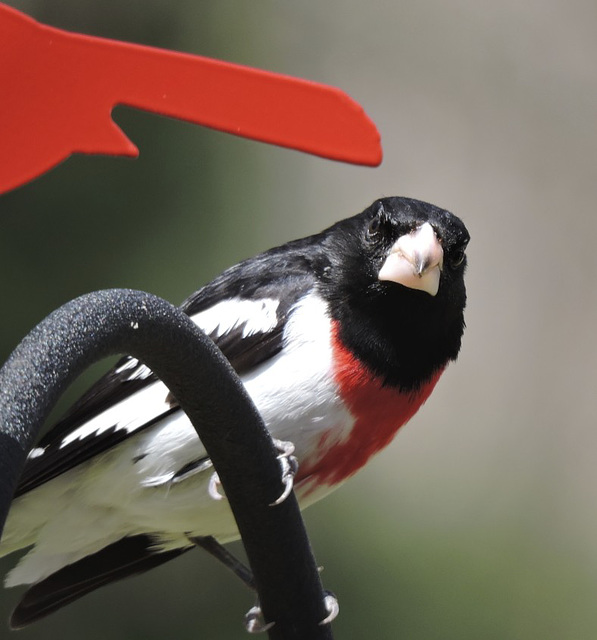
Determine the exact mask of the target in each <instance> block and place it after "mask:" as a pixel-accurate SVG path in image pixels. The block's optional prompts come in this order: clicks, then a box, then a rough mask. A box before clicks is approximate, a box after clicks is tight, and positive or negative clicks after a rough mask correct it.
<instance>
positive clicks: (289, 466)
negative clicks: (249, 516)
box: [270, 438, 299, 507]
mask: <svg viewBox="0 0 597 640" xmlns="http://www.w3.org/2000/svg"><path fill="white" fill-rule="evenodd" d="M273 442H274V446H275V447H276V449H277V450H278V451H279V452H280V453H279V455H278V460H279V461H280V466H281V467H282V484H283V485H284V491H282V493H281V495H280V496H279V497H278V498H277V499H276V500H274V502H272V503H271V504H270V507H274V506H276V505H277V504H281V503H282V502H284V500H286V498H288V496H289V495H290V492H291V491H292V488H293V486H294V476H295V475H296V473H297V471H298V466H299V465H298V460H297V459H296V457H295V456H293V455H292V454H293V453H294V444H293V443H292V442H288V441H285V440H276V438H274V439H273Z"/></svg>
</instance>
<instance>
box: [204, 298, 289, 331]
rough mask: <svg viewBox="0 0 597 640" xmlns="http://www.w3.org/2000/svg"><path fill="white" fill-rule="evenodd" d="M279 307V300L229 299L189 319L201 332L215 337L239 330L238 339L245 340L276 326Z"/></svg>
mask: <svg viewBox="0 0 597 640" xmlns="http://www.w3.org/2000/svg"><path fill="white" fill-rule="evenodd" d="M279 304H280V301H279V300H274V299H273V298H263V299H262V300H245V299H242V298H232V299H230V300H224V301H222V302H219V303H218V304H215V305H214V306H213V307H210V308H209V309H206V310H205V311H202V312H201V313H197V314H195V315H194V316H191V319H192V320H193V322H195V323H196V324H197V325H198V326H199V327H200V328H201V329H203V331H205V333H208V334H212V333H215V334H216V336H217V337H218V338H219V337H221V336H223V335H224V334H226V333H229V332H230V331H233V330H234V329H237V328H240V327H242V337H243V338H248V337H249V336H252V335H254V334H256V333H267V332H268V331H271V330H272V329H273V328H274V327H275V326H276V325H277V324H278V316H277V315H276V311H277V309H278V306H279Z"/></svg>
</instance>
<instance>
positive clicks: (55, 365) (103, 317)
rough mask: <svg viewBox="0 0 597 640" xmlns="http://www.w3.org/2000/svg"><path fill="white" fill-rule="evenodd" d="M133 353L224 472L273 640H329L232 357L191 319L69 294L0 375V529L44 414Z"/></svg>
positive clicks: (303, 538)
mask: <svg viewBox="0 0 597 640" xmlns="http://www.w3.org/2000/svg"><path fill="white" fill-rule="evenodd" d="M112 354H129V355H132V356H134V357H135V358H138V359H139V360H141V361H142V362H144V363H145V364H146V365H147V366H148V367H150V368H151V369H152V370H153V371H154V372H155V373H156V375H157V376H158V377H159V378H160V379H161V380H162V381H163V382H164V383H165V384H166V385H167V386H168V387H169V389H170V390H171V391H172V393H173V394H174V396H175V397H176V398H177V400H178V401H179V403H180V405H181V407H182V408H183V409H184V411H185V412H186V414H187V415H188V417H189V418H190V420H191V422H192V423H193V425H194V427H195V429H197V432H198V433H199V436H200V437H201V440H202V441H203V443H204V445H205V448H206V449H207V452H208V453H209V455H210V457H211V459H212V461H213V463H214V466H215V468H216V470H217V471H218V474H219V476H220V480H221V482H222V486H223V488H224V490H225V492H226V496H227V498H228V501H229V503H230V507H231V508H232V511H233V513H234V516H235V518H236V521H237V524H238V528H239V531H240V533H241V535H242V538H243V543H244V545H245V549H246V552H247V556H248V558H249V563H250V565H251V568H252V570H253V572H254V576H255V583H256V585H257V591H258V593H259V597H260V600H261V607H262V609H263V613H264V616H265V619H266V621H272V620H273V621H275V622H276V624H275V625H274V626H273V627H272V628H271V629H270V630H269V631H268V634H269V637H270V638H271V639H272V640H282V639H284V640H295V639H296V640H299V639H300V640H305V639H306V638H309V639H312V640H319V639H322V640H324V639H325V640H329V639H331V638H332V633H331V629H330V626H329V625H324V626H321V625H319V624H318V621H319V620H322V619H323V618H325V617H326V612H325V609H324V604H323V592H322V587H321V581H320V579H319V575H318V572H317V567H316V564H315V560H314V558H313V555H312V553H311V551H310V547H309V541H308V539H307V535H306V532H305V528H304V525H303V522H302V518H301V516H300V512H299V509H298V505H297V502H296V499H295V497H294V494H291V495H290V496H289V498H288V499H287V500H285V501H284V502H283V503H282V504H281V505H279V506H276V507H270V506H268V505H269V504H271V503H272V502H274V500H275V499H276V498H277V497H278V496H279V495H280V494H281V492H282V488H283V487H282V484H281V481H280V465H279V462H278V460H277V459H276V451H275V449H274V447H273V445H272V442H271V439H270V437H269V435H268V433H267V431H266V429H265V427H264V425H263V421H262V420H261V417H260V415H259V413H258V412H257V410H256V408H255V406H254V404H253V403H252V401H251V400H250V398H249V397H248V395H247V393H246V391H245V389H244V387H243V385H242V383H241V382H240V379H239V378H238V376H237V375H236V373H235V372H234V371H233V370H232V368H231V366H230V364H229V363H228V361H227V360H226V359H225V358H224V356H223V355H222V354H221V352H220V351H219V350H218V349H217V347H216V346H215V345H214V344H213V342H212V341H211V340H210V339H209V338H208V337H207V336H205V334H204V333H203V332H201V331H200V330H199V329H198V327H197V326H196V325H195V324H194V323H193V322H192V321H191V320H190V318H189V317H188V316H186V315H185V314H184V313H182V312H181V311H180V310H179V309H177V308H176V307H174V306H173V305H171V304H170V303H168V302H166V301H165V300H162V299H161V298H158V297H156V296H153V295H150V294H147V293H143V292H139V291H131V290H126V289H116V290H108V291H99V292H96V293H91V294H88V295H85V296H82V297H80V298H77V299H75V300H73V301H71V302H69V303H67V304H65V305H64V306H63V307H61V308H60V309H58V310H56V311H55V312H54V313H52V314H51V315H49V316H48V317H47V318H46V319H45V320H44V321H43V322H41V323H40V324H39V325H38V326H37V327H36V328H35V329H33V331H31V333H30V334H29V335H28V336H27V337H26V338H25V339H24V340H23V341H22V342H21V344H20V345H19V346H18V347H17V348H16V349H15V350H14V352H13V353H12V355H11V356H10V358H9V359H8V360H7V362H6V363H5V365H4V366H3V367H2V369H1V370H0V533H1V531H2V528H3V526H4V522H5V519H6V514H7V512H8V509H9V505H10V501H11V499H12V495H13V492H14V490H15V487H16V483H17V481H18V478H19V475H20V473H21V471H22V468H23V465H24V462H25V458H26V455H27V453H28V451H29V450H30V448H31V446H32V445H33V442H34V440H35V437H36V435H37V433H38V431H39V429H40V428H41V426H42V425H43V423H44V421H45V419H46V417H47V415H48V413H49V412H50V410H51V409H52V407H53V406H54V404H55V403H56V401H57V400H58V398H59V397H60V395H61V394H62V393H63V392H64V390H65V389H66V388H67V387H68V385H69V384H70V383H71V382H72V381H73V380H74V379H75V378H76V377H77V376H78V375H79V374H80V373H81V372H82V371H84V370H85V369H86V368H87V367H88V366H89V365H91V364H92V363H94V362H96V361H98V360H100V359H102V358H104V357H106V356H108V355H112Z"/></svg>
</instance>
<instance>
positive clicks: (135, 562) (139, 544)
mask: <svg viewBox="0 0 597 640" xmlns="http://www.w3.org/2000/svg"><path fill="white" fill-rule="evenodd" d="M192 548H193V547H192V546H188V547H179V548H176V549H170V550H168V551H162V552H159V551H157V549H156V545H155V540H153V539H152V538H151V537H150V536H147V535H135V536H130V537H126V538H122V539H121V540H119V541H118V542H114V543H112V544H110V545H108V546H107V547H104V548H103V549H101V550H100V551H98V552H96V553H94V554H92V555H89V556H86V557H85V558H82V559H81V560H78V561H76V562H74V563H72V564H69V565H67V566H65V567H63V568H62V569H59V570H58V571H56V572H55V573H52V574H51V575H50V576H48V577H47V578H45V579H44V580H42V581H41V582H38V583H37V584H34V585H33V586H32V587H31V588H30V589H29V590H28V591H26V592H25V595H24V596H23V598H22V599H21V601H20V602H19V604H18V605H17V607H16V609H15V610H14V611H13V614H12V617H11V619H10V626H11V628H13V629H20V628H22V627H25V626H27V625H28V624H31V623H32V622H35V621H36V620H39V619H40V618H43V617H45V616H47V615H49V614H50V613H53V612H54V611H56V610H57V609H60V608H61V607H64V606H65V605H67V604H69V603H71V602H73V601H74V600H77V599H78V598H80V597H82V596H84V595H85V594H87V593H89V592H91V591H94V590H95V589H97V588H98V587H101V586H103V585H106V584H109V583H110V582H114V581H115V580H120V579H122V578H125V577H127V576H132V575H135V574H138V573H142V572H144V571H147V570H149V569H152V568H153V567H157V566H158V565H160V564H163V563H164V562H167V561H168V560H172V559H173V558H176V557H177V556H179V555H181V554H182V553H184V552H185V551H188V550H189V549H192Z"/></svg>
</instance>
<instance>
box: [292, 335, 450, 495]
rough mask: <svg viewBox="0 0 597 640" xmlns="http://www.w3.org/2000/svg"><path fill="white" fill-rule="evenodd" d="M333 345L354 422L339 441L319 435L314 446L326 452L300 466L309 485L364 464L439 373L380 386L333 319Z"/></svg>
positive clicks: (342, 477) (333, 481)
mask: <svg viewBox="0 0 597 640" xmlns="http://www.w3.org/2000/svg"><path fill="white" fill-rule="evenodd" d="M332 349H333V354H334V355H333V362H334V378H335V380H336V383H337V384H338V387H339V392H340V395H341V397H342V399H343V401H344V403H345V404H346V406H347V408H348V409H349V411H350V413H351V414H352V416H353V418H354V424H353V427H352V429H351V431H350V433H349V435H348V437H346V438H344V439H342V440H341V441H340V442H335V443H331V442H330V440H331V439H332V433H330V432H326V433H324V434H323V435H322V437H321V441H320V443H319V446H318V448H319V450H320V451H325V454H324V455H323V456H322V457H321V458H319V459H318V460H317V462H315V464H313V465H312V466H311V467H309V465H308V464H307V465H305V467H304V468H302V469H301V471H300V472H299V473H300V475H302V476H303V477H306V476H308V477H309V485H310V486H311V487H314V486H317V485H321V484H327V485H334V484H337V483H339V482H342V481H344V480H346V479H347V478H349V477H350V476H352V475H353V474H354V473H356V472H357V471H358V470H359V469H360V468H361V467H363V466H364V465H365V464H366V463H367V461H368V460H369V458H371V456H373V455H374V454H376V453H377V452H379V451H381V449H383V448H384V447H385V446H387V445H388V444H389V443H390V442H391V441H392V439H393V438H394V436H395V435H396V432H397V431H398V429H399V428H400V427H401V426H402V425H404V424H406V423H407V422H408V421H409V420H410V419H411V418H412V417H413V415H414V414H415V413H416V412H417V411H418V409H419V407H420V406H421V405H422V404H423V403H424V402H425V401H426V400H427V398H428V397H429V396H430V394H431V392H432V391H433V388H434V387H435V385H436V383H437V381H438V380H439V377H440V376H441V374H442V373H443V369H440V370H439V371H437V373H435V374H434V375H433V377H432V378H431V379H429V380H428V381H427V382H425V383H424V384H423V385H422V386H421V387H420V388H419V389H418V390H416V391H411V392H400V391H398V390H396V389H394V388H392V387H387V386H383V384H382V381H381V379H380V378H379V377H377V376H375V375H374V374H373V373H372V372H371V371H370V370H369V369H368V368H367V367H366V366H365V365H363V364H362V363H361V362H360V361H359V360H358V359H357V358H356V357H355V356H354V354H353V353H351V352H350V351H349V350H348V349H347V348H346V347H345V346H344V344H343V343H342V341H341V340H340V338H339V337H338V328H337V326H335V325H334V326H333V332H332ZM301 472H302V473H301Z"/></svg>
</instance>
